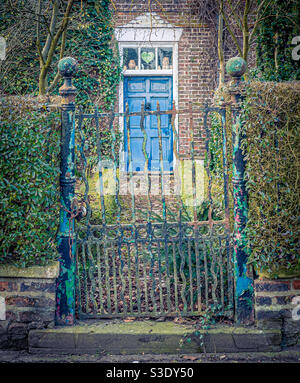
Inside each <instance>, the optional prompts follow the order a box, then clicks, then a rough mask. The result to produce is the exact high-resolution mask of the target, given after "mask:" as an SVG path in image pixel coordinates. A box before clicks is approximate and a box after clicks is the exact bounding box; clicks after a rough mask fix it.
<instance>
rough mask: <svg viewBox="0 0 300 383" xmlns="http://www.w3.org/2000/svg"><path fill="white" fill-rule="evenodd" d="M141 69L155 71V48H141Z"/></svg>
mask: <svg viewBox="0 0 300 383" xmlns="http://www.w3.org/2000/svg"><path fill="white" fill-rule="evenodd" d="M141 69H155V49H154V48H141Z"/></svg>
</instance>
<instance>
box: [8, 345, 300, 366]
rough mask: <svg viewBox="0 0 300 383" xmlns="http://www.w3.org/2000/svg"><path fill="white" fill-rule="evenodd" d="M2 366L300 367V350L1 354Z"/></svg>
mask: <svg viewBox="0 0 300 383" xmlns="http://www.w3.org/2000/svg"><path fill="white" fill-rule="evenodd" d="M0 363H113V364H117V363H118V364H119V363H120V364H121V363H300V346H297V347H293V348H289V349H287V350H283V351H279V352H247V353H241V352H239V353H207V354H203V353H193V354H174V355H170V354H156V355H153V354H144V355H99V354H97V353H95V354H80V355H77V354H68V355H61V354H53V353H51V354H42V355H38V354H31V353H29V352H27V351H12V350H0Z"/></svg>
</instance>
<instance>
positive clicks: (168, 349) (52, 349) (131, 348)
mask: <svg viewBox="0 0 300 383" xmlns="http://www.w3.org/2000/svg"><path fill="white" fill-rule="evenodd" d="M195 331H196V329H195V327H194V326H192V325H183V324H177V323H174V322H168V321H165V322H155V321H134V322H124V321H122V320H110V321H108V320H105V321H104V320H99V321H89V320H87V321H80V322H79V323H78V324H77V325H75V326H72V327H71V326H70V327H55V328H52V329H41V330H31V331H30V332H29V338H28V346H29V352H30V353H55V354H59V353H61V354H94V353H98V354H101V355H143V354H182V353H199V352H200V353H201V352H207V353H220V352H227V353H236V352H267V351H280V350H281V346H280V344H281V333H280V330H260V329H257V328H255V327H251V328H250V327H234V326H232V327H229V326H228V327H227V326H216V327H214V328H210V329H208V330H198V331H199V332H200V333H201V334H202V335H203V336H202V341H203V345H201V344H200V340H198V341H196V340H194V339H193V337H191V341H190V342H183V344H182V345H181V343H182V339H183V338H184V337H186V338H188V335H189V334H192V333H193V332H195Z"/></svg>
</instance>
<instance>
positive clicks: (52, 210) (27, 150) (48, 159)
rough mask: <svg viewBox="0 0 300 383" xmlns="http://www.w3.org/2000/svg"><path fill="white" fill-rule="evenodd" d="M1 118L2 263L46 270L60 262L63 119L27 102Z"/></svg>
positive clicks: (3, 108)
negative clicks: (60, 143) (58, 231)
mask: <svg viewBox="0 0 300 383" xmlns="http://www.w3.org/2000/svg"><path fill="white" fill-rule="evenodd" d="M0 113H1V122H0V134H1V144H0V167H1V173H0V263H1V264H13V265H16V266H22V267H25V266H30V265H45V264H47V263H48V262H49V261H51V260H54V259H56V258H57V250H56V240H55V234H56V230H57V227H58V210H59V202H58V201H59V191H58V176H59V167H58V165H59V164H58V162H59V155H58V154H59V142H60V139H59V130H58V128H59V126H60V119H59V116H58V113H57V112H56V111H51V112H48V111H47V110H46V108H42V109H41V105H39V104H37V103H36V104H35V105H34V104H33V103H32V102H30V101H29V100H26V99H18V100H17V101H16V99H15V98H14V101H13V100H11V101H8V100H6V101H2V103H1V105H0Z"/></svg>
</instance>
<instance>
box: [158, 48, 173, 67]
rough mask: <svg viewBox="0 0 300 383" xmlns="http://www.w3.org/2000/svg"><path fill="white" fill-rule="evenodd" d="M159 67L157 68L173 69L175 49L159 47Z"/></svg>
mask: <svg viewBox="0 0 300 383" xmlns="http://www.w3.org/2000/svg"><path fill="white" fill-rule="evenodd" d="M157 51H158V68H157V69H164V70H165V69H172V68H173V49H172V48H158V50H157Z"/></svg>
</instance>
